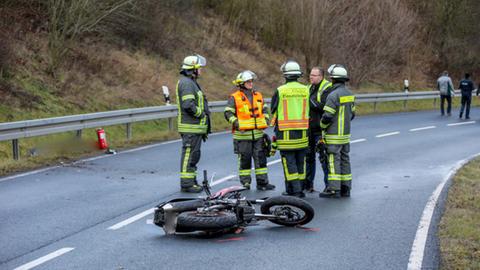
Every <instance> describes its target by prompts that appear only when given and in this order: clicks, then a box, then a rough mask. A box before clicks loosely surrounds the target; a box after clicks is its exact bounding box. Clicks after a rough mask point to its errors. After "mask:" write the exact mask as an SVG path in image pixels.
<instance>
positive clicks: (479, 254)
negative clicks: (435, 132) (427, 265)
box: [438, 158, 480, 269]
mask: <svg viewBox="0 0 480 270" xmlns="http://www.w3.org/2000/svg"><path fill="white" fill-rule="evenodd" d="M478 194H480V158H477V159H475V160H474V161H472V162H470V163H469V164H467V165H466V166H465V167H463V168H462V169H461V170H460V171H459V172H458V173H457V175H456V176H455V177H454V179H453V184H452V186H451V187H450V189H449V192H448V198H447V202H446V208H445V212H444V214H443V217H442V219H441V221H440V227H439V231H438V235H439V237H440V251H441V269H480V197H479V196H478Z"/></svg>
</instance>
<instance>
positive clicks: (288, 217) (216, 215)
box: [153, 171, 314, 235]
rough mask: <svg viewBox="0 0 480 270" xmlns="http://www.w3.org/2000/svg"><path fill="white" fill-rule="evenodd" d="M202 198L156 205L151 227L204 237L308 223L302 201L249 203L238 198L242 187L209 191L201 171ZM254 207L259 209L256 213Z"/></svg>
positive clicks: (307, 208)
mask: <svg viewBox="0 0 480 270" xmlns="http://www.w3.org/2000/svg"><path fill="white" fill-rule="evenodd" d="M203 176H204V180H203V182H202V185H203V188H204V190H205V192H206V195H207V197H206V198H177V199H173V200H169V201H166V202H163V203H160V204H159V205H157V206H156V208H155V211H154V220H153V223H154V224H155V225H157V226H159V227H161V228H163V230H164V231H165V233H166V234H167V235H172V234H176V233H190V232H197V231H201V232H205V233H208V234H216V233H228V232H237V233H239V232H242V231H243V230H244V229H245V227H246V226H248V225H253V224H256V222H257V221H260V220H268V221H270V222H273V223H275V224H278V225H283V226H288V227H293V226H298V225H304V224H307V223H309V222H310V221H311V220H312V219H313V216H314V210H313V207H312V206H311V205H310V204H309V203H308V202H307V201H305V200H302V199H300V198H297V197H290V196H274V197H270V198H263V199H256V200H249V199H246V198H245V197H243V196H242V194H241V192H242V191H244V190H246V188H244V187H243V186H232V187H228V188H224V189H222V190H220V191H218V192H216V193H214V194H212V193H211V191H210V185H209V183H208V180H207V172H206V171H203ZM255 205H260V212H261V213H257V212H256V209H255Z"/></svg>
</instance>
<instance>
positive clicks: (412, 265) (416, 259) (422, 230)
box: [407, 153, 480, 270]
mask: <svg viewBox="0 0 480 270" xmlns="http://www.w3.org/2000/svg"><path fill="white" fill-rule="evenodd" d="M479 155H480V153H478V154H475V155H473V156H471V157H469V158H467V159H464V160H462V161H460V162H458V163H457V164H456V165H455V166H454V167H453V168H452V169H451V170H450V171H449V173H448V174H447V176H446V177H445V178H444V179H443V180H442V182H441V183H440V184H439V185H438V186H437V188H436V189H435V191H434V192H433V193H432V195H431V196H430V198H429V199H428V201H427V205H426V206H425V209H424V210H423V213H422V217H421V218H420V223H419V224H418V227H417V232H416V234H415V239H414V240H413V244H412V250H411V252H410V257H409V259H408V266H407V269H408V270H417V269H418V270H420V269H422V263H423V256H424V252H425V244H426V242H427V236H428V230H429V228H430V223H431V222H432V216H433V212H434V210H435V206H436V204H437V201H438V197H439V196H440V193H441V192H442V190H443V187H444V186H445V183H447V181H448V180H449V179H450V178H451V177H453V175H454V174H455V173H456V172H457V170H458V169H460V168H461V167H462V166H463V165H465V164H466V163H467V162H468V161H469V160H472V159H473V158H475V157H477V156H479Z"/></svg>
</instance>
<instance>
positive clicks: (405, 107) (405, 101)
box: [403, 99, 407, 110]
mask: <svg viewBox="0 0 480 270" xmlns="http://www.w3.org/2000/svg"><path fill="white" fill-rule="evenodd" d="M403 109H404V110H406V109H407V99H405V100H404V101H403Z"/></svg>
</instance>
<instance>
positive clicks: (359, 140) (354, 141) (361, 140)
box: [350, 139, 367, 143]
mask: <svg viewBox="0 0 480 270" xmlns="http://www.w3.org/2000/svg"><path fill="white" fill-rule="evenodd" d="M366 140H367V139H358V140H353V141H351V142H350V143H359V142H364V141H366Z"/></svg>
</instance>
